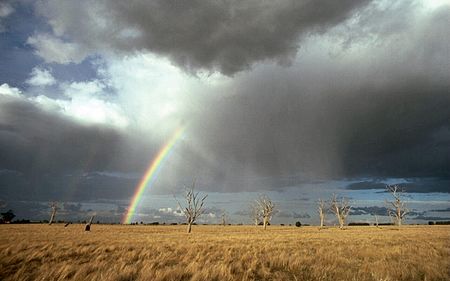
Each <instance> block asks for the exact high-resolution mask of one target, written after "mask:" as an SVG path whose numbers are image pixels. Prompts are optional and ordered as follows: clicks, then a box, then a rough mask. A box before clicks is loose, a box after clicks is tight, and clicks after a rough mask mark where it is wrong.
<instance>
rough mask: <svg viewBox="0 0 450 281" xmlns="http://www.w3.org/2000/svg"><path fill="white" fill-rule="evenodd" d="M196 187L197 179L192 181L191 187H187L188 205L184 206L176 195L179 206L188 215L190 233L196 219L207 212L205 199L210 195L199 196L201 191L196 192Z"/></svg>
mask: <svg viewBox="0 0 450 281" xmlns="http://www.w3.org/2000/svg"><path fill="white" fill-rule="evenodd" d="M194 188H195V181H194V182H193V183H192V186H191V187H190V188H186V194H185V196H184V198H185V200H186V206H185V207H183V206H182V205H181V203H180V202H179V201H178V200H177V198H176V197H175V196H174V198H175V200H176V201H177V203H178V207H179V208H180V209H181V211H182V212H183V213H184V216H185V217H186V222H187V225H188V229H187V232H188V233H190V232H191V229H192V224H193V223H195V221H196V220H197V219H198V217H200V216H201V215H202V214H204V212H205V208H204V205H205V200H206V198H207V197H208V195H205V196H203V197H202V198H200V197H199V194H200V193H199V192H197V193H195V192H194Z"/></svg>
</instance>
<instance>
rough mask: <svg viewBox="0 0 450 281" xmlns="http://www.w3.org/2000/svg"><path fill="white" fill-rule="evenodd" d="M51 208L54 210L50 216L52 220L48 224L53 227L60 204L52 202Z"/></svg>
mask: <svg viewBox="0 0 450 281" xmlns="http://www.w3.org/2000/svg"><path fill="white" fill-rule="evenodd" d="M50 208H52V212H51V214H50V220H49V222H48V224H49V225H51V224H52V223H53V222H54V221H55V217H56V211H57V210H58V203H57V202H52V203H51V204H50Z"/></svg>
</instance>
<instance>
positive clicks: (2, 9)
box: [0, 3, 14, 33]
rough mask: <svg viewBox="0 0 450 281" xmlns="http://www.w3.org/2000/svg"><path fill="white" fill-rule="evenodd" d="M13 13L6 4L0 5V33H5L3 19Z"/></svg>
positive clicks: (12, 9) (11, 8)
mask: <svg viewBox="0 0 450 281" xmlns="http://www.w3.org/2000/svg"><path fill="white" fill-rule="evenodd" d="M13 12H14V8H13V7H11V5H10V4H8V3H0V33H1V32H4V31H5V27H4V24H3V19H4V18H7V17H8V16H9V15H11V14H12V13H13Z"/></svg>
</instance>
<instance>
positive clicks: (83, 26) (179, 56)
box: [29, 0, 370, 75]
mask: <svg viewBox="0 0 450 281" xmlns="http://www.w3.org/2000/svg"><path fill="white" fill-rule="evenodd" d="M369 2H370V1H366V0H365V1H360V0H358V1H354V0H345V1H339V2H336V1H332V0H320V1H290V0H281V1H264V2H261V1H252V0H251V1H235V0H227V1H213V2H209V1H208V2H205V1H197V0H192V1H150V2H145V1H134V2H132V3H123V2H121V1H89V0H86V1H82V3H80V2H77V3H72V2H61V1H52V0H50V1H41V2H40V3H39V5H38V10H39V11H40V13H41V14H43V15H44V16H46V17H48V19H49V23H50V24H51V26H52V27H53V32H54V35H55V36H56V37H55V36H54V35H50V34H42V35H36V36H34V37H32V38H31V39H30V42H29V43H30V44H32V45H34V46H35V47H36V48H37V50H38V51H37V52H38V54H39V55H41V56H42V57H43V58H44V59H46V60H47V61H56V62H60V63H67V62H70V61H75V62H77V61H79V60H80V58H81V57H83V56H85V55H86V54H88V53H89V52H92V53H94V52H98V51H100V52H103V51H105V50H110V51H118V52H125V53H132V52H135V51H143V50H147V51H150V52H153V53H157V54H160V55H163V56H165V57H167V58H169V59H170V60H171V61H172V62H174V63H175V64H177V65H178V66H180V67H182V68H184V69H186V70H188V71H192V72H197V71H199V70H200V71H201V70H205V71H219V72H221V73H223V74H226V75H232V74H234V73H236V72H238V71H242V70H244V69H249V68H250V67H251V66H252V65H253V64H254V63H257V62H261V61H265V60H274V61H278V62H281V63H289V62H290V61H292V60H293V58H294V57H295V55H296V53H297V49H298V48H299V45H300V44H299V42H300V41H301V39H302V38H303V37H305V36H307V35H309V34H314V33H323V32H325V31H326V30H327V29H328V28H330V27H333V26H334V25H336V24H338V23H340V22H342V21H344V20H345V19H347V18H348V17H350V16H351V15H352V12H353V11H354V10H355V9H358V8H361V7H363V6H364V5H366V4H367V3H369ZM80 18H82V19H83V21H79V19H80ZM63 35H64V36H69V38H70V39H71V40H73V41H75V43H69V42H62V41H61V39H59V37H62V36H63ZM76 50H78V52H76ZM55 52H58V53H55ZM63 53H64V55H63ZM75 53H78V55H75Z"/></svg>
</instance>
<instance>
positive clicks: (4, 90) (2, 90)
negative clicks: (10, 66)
mask: <svg viewBox="0 0 450 281" xmlns="http://www.w3.org/2000/svg"><path fill="white" fill-rule="evenodd" d="M21 94H22V92H21V91H20V90H19V89H18V88H14V87H10V86H9V85H8V84H6V83H3V84H2V85H0V95H5V96H12V97H16V98H21Z"/></svg>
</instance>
